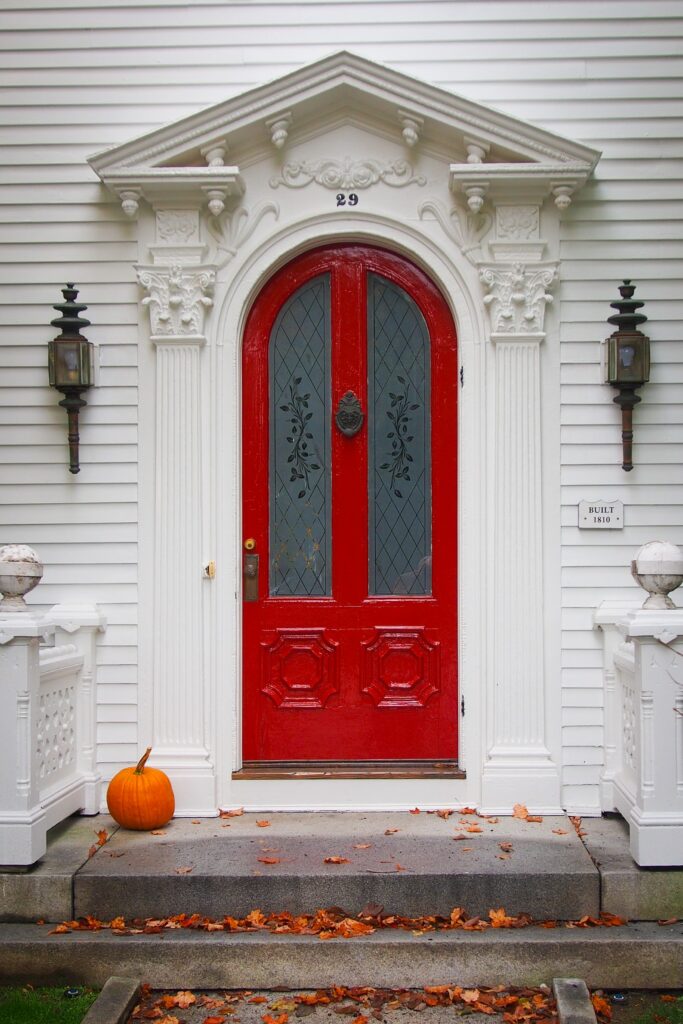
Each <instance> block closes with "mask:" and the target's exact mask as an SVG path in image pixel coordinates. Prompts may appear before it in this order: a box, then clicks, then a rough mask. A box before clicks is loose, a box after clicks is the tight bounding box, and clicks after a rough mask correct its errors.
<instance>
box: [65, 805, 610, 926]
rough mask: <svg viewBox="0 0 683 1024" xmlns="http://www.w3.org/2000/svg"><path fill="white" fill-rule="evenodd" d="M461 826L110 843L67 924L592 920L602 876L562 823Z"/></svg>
mask: <svg viewBox="0 0 683 1024" xmlns="http://www.w3.org/2000/svg"><path fill="white" fill-rule="evenodd" d="M264 819H265V820H268V821H269V822H270V824H269V825H267V826H263V827H259V826H258V825H257V820H261V821H262V820H264ZM460 821H461V817H460V816H459V815H457V814H456V815H453V816H452V817H451V818H449V819H448V820H443V819H439V818H438V817H436V816H431V815H430V816H428V815H426V814H421V815H419V816H417V815H410V814H407V813H405V812H403V813H401V814H398V813H396V814H368V815H361V814H355V815H354V814H315V815H313V814H309V815H305V814H300V815H286V814H273V815H268V816H265V815H264V816H263V818H260V817H259V816H255V815H248V816H247V815H244V816H243V817H240V818H235V819H231V820H229V821H223V820H221V819H203V820H202V821H200V822H197V823H193V822H191V821H188V820H187V819H185V820H175V821H172V822H170V823H169V825H168V826H166V828H165V829H163V830H162V833H163V834H159V835H153V834H150V833H147V832H142V833H131V832H126V831H125V830H119V831H118V832H117V833H116V834H115V835H114V836H113V837H112V839H111V840H110V841H109V842H108V843H107V844H106V845H105V846H103V847H102V848H101V849H100V850H98V852H97V854H96V855H95V856H94V857H92V858H91V859H90V860H88V861H87V863H85V864H84V865H83V867H82V868H81V869H80V870H79V871H78V872H77V874H76V875H75V877H74V879H73V893H74V914H75V916H80V915H85V914H92V915H94V916H96V917H98V918H100V919H104V920H109V919H111V918H113V917H117V916H119V915H121V916H124V917H126V918H130V917H164V916H168V915H172V914H177V913H180V912H186V913H199V914H202V915H206V916H209V917H215V918H222V917H223V916H224V915H225V914H230V915H232V916H235V917H241V916H244V915H245V914H247V913H249V911H251V910H253V909H254V908H256V907H258V908H260V909H261V910H263V911H265V912H277V911H282V910H288V911H290V912H292V913H311V912H314V911H315V910H316V909H318V908H320V907H330V906H337V907H342V908H344V910H346V911H347V912H348V913H351V914H356V913H358V912H359V911H360V910H362V909H363V907H365V906H366V905H367V904H368V903H375V904H379V905H380V906H382V907H384V909H385V910H386V911H387V912H388V913H393V914H401V915H405V916H411V917H412V916H418V915H421V914H443V915H446V916H447V915H448V914H449V913H450V911H451V910H452V908H453V907H456V906H462V907H465V908H466V909H467V911H468V913H469V914H470V915H472V916H474V915H486V914H487V913H488V911H489V909H491V908H496V907H504V908H505V910H506V911H507V913H508V914H512V915H517V914H519V913H526V914H529V915H530V916H531V917H533V918H534V919H537V920H545V919H549V918H553V919H556V918H559V919H562V920H571V919H578V918H580V917H582V916H583V915H585V914H588V915H593V916H596V915H598V914H599V913H600V876H599V874H598V871H597V869H596V868H595V865H594V864H593V862H592V860H591V858H590V856H589V855H588V853H587V852H586V849H585V847H584V846H583V844H582V843H581V841H580V839H579V838H578V837H577V835H576V832H575V830H574V829H573V828H572V826H571V824H569V823H568V822H567V819H566V818H546V819H545V820H544V821H543V822H540V823H527V822H524V821H519V820H515V819H510V818H507V819H504V820H503V819H501V820H500V821H499V822H491V821H489V820H487V819H482V818H477V817H474V816H468V817H467V818H464V819H462V821H464V824H460ZM468 828H476V829H480V831H476V832H474V831H473V832H468V831H467V829H468ZM457 835H459V836H461V837H463V836H464V838H459V839H455V838H454V837H455V836H457ZM330 857H336V858H342V861H343V862H342V863H326V862H325V861H326V859H327V858H330Z"/></svg>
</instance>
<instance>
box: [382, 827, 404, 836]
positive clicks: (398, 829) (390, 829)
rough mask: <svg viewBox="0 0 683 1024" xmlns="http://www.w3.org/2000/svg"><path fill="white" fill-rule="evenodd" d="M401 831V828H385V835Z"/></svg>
mask: <svg viewBox="0 0 683 1024" xmlns="http://www.w3.org/2000/svg"><path fill="white" fill-rule="evenodd" d="M400 831H401V830H400V828H385V830H384V835H385V836H393V835H394V833H395V832H400Z"/></svg>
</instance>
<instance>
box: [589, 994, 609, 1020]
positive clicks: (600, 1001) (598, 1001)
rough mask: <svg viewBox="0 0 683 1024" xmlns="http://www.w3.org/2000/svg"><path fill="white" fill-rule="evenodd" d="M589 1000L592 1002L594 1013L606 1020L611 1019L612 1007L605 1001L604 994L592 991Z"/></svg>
mask: <svg viewBox="0 0 683 1024" xmlns="http://www.w3.org/2000/svg"><path fill="white" fill-rule="evenodd" d="M591 1002H592V1004H593V1009H594V1010H595V1012H596V1013H599V1014H600V1016H601V1017H606V1018H607V1020H611V1018H612V1007H611V1005H610V1004H609V1003H608V1002H607V1000H606V999H605V997H604V996H599V995H598V994H597V993H595V992H594V993H593V994H592V995H591Z"/></svg>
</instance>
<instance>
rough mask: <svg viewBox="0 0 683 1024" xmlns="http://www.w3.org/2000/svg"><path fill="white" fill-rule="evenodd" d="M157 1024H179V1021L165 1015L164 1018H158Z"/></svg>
mask: <svg viewBox="0 0 683 1024" xmlns="http://www.w3.org/2000/svg"><path fill="white" fill-rule="evenodd" d="M157 1024H180V1021H179V1020H178V1018H177V1017H173V1016H168V1015H167V1016H166V1017H160V1018H159V1020H158V1021H157Z"/></svg>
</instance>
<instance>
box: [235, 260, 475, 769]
mask: <svg viewBox="0 0 683 1024" xmlns="http://www.w3.org/2000/svg"><path fill="white" fill-rule="evenodd" d="M456 381H457V362H456V337H455V328H454V324H453V320H452V317H451V315H450V311H449V309H448V307H447V305H446V303H445V301H444V299H443V297H442V295H441V294H440V292H439V291H438V289H437V288H436V287H435V286H434V284H433V283H432V282H431V281H430V280H429V278H428V277H427V276H426V275H425V274H424V273H423V272H422V271H421V270H419V269H418V268H417V267H415V266H414V265H413V264H412V263H410V262H409V261H407V260H406V259H404V258H401V257H398V256H396V255H394V254H392V253H389V252H386V251H384V250H381V249H375V248H371V247H368V246H360V245H351V244H349V245H339V246H334V247H324V248H320V249H317V250H315V251H313V252H309V253H306V254H305V255H302V256H300V257H298V258H297V259H295V260H294V261H293V262H292V263H290V264H288V265H287V266H286V267H284V268H283V269H281V270H280V271H278V272H277V273H276V274H275V276H274V277H273V278H272V279H271V280H270V281H269V282H268V284H267V285H266V286H265V287H264V289H263V290H262V292H261V293H260V295H259V296H258V298H257V300H256V302H255V303H254V306H253V308H252V310H251V313H250V315H249V318H248V321H247V325H246V331H245V339H244V347H243V479H242V486H243V531H244V544H245V551H244V553H243V557H244V560H245V564H244V573H245V575H244V595H243V596H244V606H243V613H244V614H243V643H244V651H243V663H244V678H243V757H244V764H245V767H247V766H250V765H259V764H260V765H265V764H271V765H272V764H273V763H274V762H280V763H283V764H285V765H286V764H291V765H292V766H293V767H295V766H296V765H297V764H298V763H300V762H308V763H309V764H310V762H324V763H336V764H339V763H340V762H341V763H345V762H376V761H384V762H391V761H394V762H397V761H402V762H404V761H422V762H429V761H435V760H439V761H444V760H448V761H450V762H451V763H455V760H456V758H457V710H458V705H457V648H456V624H457V607H456V594H457V590H456V508H457V503H456V452H457V445H456V398H457V386H456Z"/></svg>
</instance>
